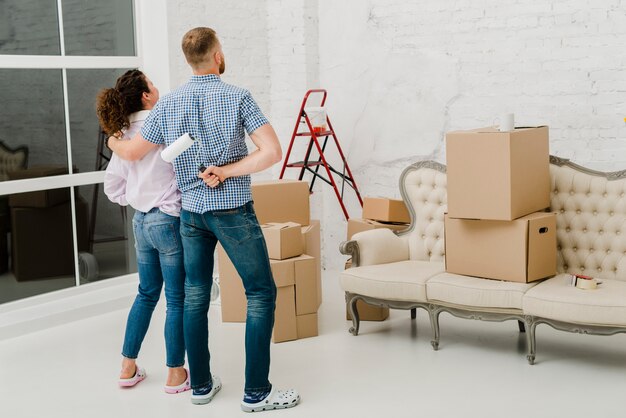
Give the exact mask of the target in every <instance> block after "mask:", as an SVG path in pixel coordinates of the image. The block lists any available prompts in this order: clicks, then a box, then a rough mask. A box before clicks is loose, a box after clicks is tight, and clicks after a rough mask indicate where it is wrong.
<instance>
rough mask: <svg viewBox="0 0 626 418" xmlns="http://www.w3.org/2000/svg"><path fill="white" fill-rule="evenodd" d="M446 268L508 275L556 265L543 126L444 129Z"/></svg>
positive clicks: (525, 277) (538, 272) (529, 277)
mask: <svg viewBox="0 0 626 418" xmlns="http://www.w3.org/2000/svg"><path fill="white" fill-rule="evenodd" d="M446 156H447V183H448V184H447V190H448V213H447V214H446V216H445V247H446V249H445V252H446V271H448V272H450V273H456V274H463V275H468V276H476V277H484V278H490V279H499V280H508V281H514V282H523V283H526V282H532V281H535V280H539V279H543V278H545V277H549V276H553V275H554V274H555V273H556V216H555V214H554V213H549V212H545V210H546V208H548V207H549V206H550V171H549V170H550V168H549V152H548V128H547V127H545V126H543V127H537V128H519V129H515V130H513V131H508V132H500V131H498V130H496V129H493V128H485V129H476V130H472V131H457V132H450V133H448V134H447V135H446Z"/></svg>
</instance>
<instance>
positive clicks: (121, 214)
mask: <svg viewBox="0 0 626 418" xmlns="http://www.w3.org/2000/svg"><path fill="white" fill-rule="evenodd" d="M102 190H103V187H102V184H97V185H89V186H81V187H80V191H79V194H80V196H81V198H82V199H84V200H85V201H87V206H88V208H89V226H90V228H91V227H93V233H90V234H89V236H88V242H89V248H88V250H87V251H86V253H84V252H83V253H81V254H80V256H79V263H80V282H81V284H83V283H88V282H93V281H96V280H102V279H108V278H111V277H118V276H122V275H124V274H128V273H133V272H136V271H137V264H136V259H135V241H134V240H133V232H132V217H133V210H132V208H130V207H128V208H126V207H121V206H118V205H117V204H114V203H112V202H111V201H109V199H108V198H107V197H106V195H105V194H104V192H103V191H102ZM94 193H95V196H94ZM94 208H95V211H94ZM90 228H89V231H91V229H90Z"/></svg>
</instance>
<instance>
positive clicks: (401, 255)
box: [340, 156, 626, 364]
mask: <svg viewBox="0 0 626 418" xmlns="http://www.w3.org/2000/svg"><path fill="white" fill-rule="evenodd" d="M445 172H446V167H445V166H443V165H441V164H438V163H436V162H432V161H422V162H418V163H415V164H413V165H411V166H410V167H408V168H407V169H405V170H404V172H403V173H402V175H401V177H400V191H401V194H402V198H403V199H404V201H405V202H406V203H407V206H408V208H409V211H410V213H411V220H412V221H411V225H410V227H409V228H408V229H407V230H405V231H401V232H397V233H394V232H392V231H390V230H387V229H376V230H371V231H366V232H361V233H358V234H356V235H354V237H353V239H352V240H351V241H346V242H343V243H342V244H341V248H340V250H341V252H342V253H343V254H346V255H350V256H352V266H353V267H352V268H350V269H347V270H345V271H344V272H343V273H341V276H340V282H341V286H342V288H343V290H344V291H345V292H346V303H347V306H348V309H349V311H350V313H351V315H352V318H353V326H352V327H351V328H350V332H351V333H352V334H354V335H357V334H358V332H359V325H360V324H359V315H358V312H357V311H356V303H357V301H358V300H359V299H361V300H364V301H365V302H367V303H370V304H374V305H379V306H387V307H390V308H395V309H411V310H412V317H415V309H416V308H422V309H425V310H426V311H427V312H428V314H429V317H430V322H431V326H432V330H433V340H432V341H431V344H432V346H433V348H434V349H435V350H437V349H438V347H439V339H440V332H439V315H440V314H441V313H442V312H448V313H450V314H452V315H454V316H457V317H461V318H469V319H481V320H487V321H505V320H517V321H519V324H520V331H524V330H526V331H527V333H526V338H527V343H528V355H527V358H528V361H529V363H530V364H533V363H534V360H535V328H536V326H537V325H539V324H548V325H550V326H552V327H554V328H556V329H559V330H563V331H570V332H578V333H585V334H601V335H610V334H615V333H618V332H626V170H625V171H620V172H613V173H602V172H598V171H593V170H589V169H586V168H584V167H581V166H579V165H576V164H574V163H571V162H569V161H568V160H565V159H560V158H557V157H553V156H551V157H550V176H551V181H552V189H551V190H552V195H551V207H550V210H551V211H554V212H556V213H557V245H558V252H557V254H558V255H557V257H558V260H557V276H555V277H553V278H549V279H546V280H543V281H540V282H533V283H514V282H505V281H498V280H488V279H481V278H476V277H468V276H461V275H456V274H450V273H446V272H445V267H444V233H443V232H444V229H443V228H444V226H443V217H444V212H445V208H446V174H445ZM572 273H580V274H585V275H591V276H593V277H596V278H599V279H601V280H602V281H603V283H602V284H601V285H600V286H599V287H598V289H597V290H592V291H584V290H580V289H577V288H575V287H571V286H569V285H568V283H567V277H568V274H572Z"/></svg>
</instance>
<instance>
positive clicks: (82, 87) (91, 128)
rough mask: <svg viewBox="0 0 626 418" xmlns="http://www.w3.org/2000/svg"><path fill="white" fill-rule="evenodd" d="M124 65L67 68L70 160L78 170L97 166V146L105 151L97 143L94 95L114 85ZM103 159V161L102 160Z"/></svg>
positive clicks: (105, 151)
mask: <svg viewBox="0 0 626 418" xmlns="http://www.w3.org/2000/svg"><path fill="white" fill-rule="evenodd" d="M126 71H127V69H98V70H67V93H68V100H69V109H70V133H71V137H72V163H73V164H74V165H75V166H77V167H78V170H79V172H81V173H84V172H87V171H94V170H98V169H100V166H101V164H98V167H96V165H97V163H98V155H99V152H98V151H99V149H98V146H99V145H100V147H101V148H102V150H103V151H104V153H105V154H107V155H108V150H107V149H106V147H104V144H103V143H99V142H98V139H99V133H100V125H99V123H98V117H97V115H96V96H97V95H98V92H99V91H100V90H102V89H104V88H108V87H113V86H115V81H116V80H117V78H118V77H119V76H121V75H122V74H124V73H125V72H126ZM102 162H105V161H102Z"/></svg>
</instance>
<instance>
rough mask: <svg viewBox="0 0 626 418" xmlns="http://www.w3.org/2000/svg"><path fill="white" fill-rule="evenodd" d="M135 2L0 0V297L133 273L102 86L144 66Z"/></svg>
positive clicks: (127, 215) (12, 297)
mask: <svg viewBox="0 0 626 418" xmlns="http://www.w3.org/2000/svg"><path fill="white" fill-rule="evenodd" d="M136 8H137V7H136V5H135V4H134V2H133V1H132V0H112V1H106V2H104V1H97V0H4V1H0V101H1V102H2V103H3V105H2V106H1V107H0V303H4V302H8V301H12V300H16V299H20V298H23V297H26V296H32V295H35V294H40V293H44V292H48V291H51V290H56V289H60V288H65V287H71V286H77V285H80V284H81V283H86V282H89V281H94V280H102V279H106V278H109V277H115V276H119V275H122V274H125V273H128V272H133V271H136V265H135V261H134V243H133V239H132V232H131V227H130V226H129V223H130V219H131V217H132V213H131V212H132V209H130V208H128V210H126V209H125V208H120V207H119V206H117V205H115V204H113V203H111V202H109V201H108V199H107V198H106V196H105V195H104V193H103V192H102V184H101V182H102V180H103V178H104V175H103V172H102V169H104V168H105V166H106V162H107V157H108V155H109V154H108V150H106V148H104V147H103V144H102V137H101V136H100V134H99V126H98V121H97V117H96V114H95V98H96V94H97V92H98V91H99V90H100V89H102V88H105V87H110V86H112V85H114V83H115V80H116V79H117V77H119V76H120V75H121V74H122V73H123V72H124V71H126V70H127V69H129V68H137V67H140V65H141V60H140V57H139V56H138V48H137V41H136V39H137V35H136V34H137V33H138V32H137V25H136Z"/></svg>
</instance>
